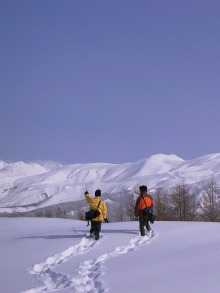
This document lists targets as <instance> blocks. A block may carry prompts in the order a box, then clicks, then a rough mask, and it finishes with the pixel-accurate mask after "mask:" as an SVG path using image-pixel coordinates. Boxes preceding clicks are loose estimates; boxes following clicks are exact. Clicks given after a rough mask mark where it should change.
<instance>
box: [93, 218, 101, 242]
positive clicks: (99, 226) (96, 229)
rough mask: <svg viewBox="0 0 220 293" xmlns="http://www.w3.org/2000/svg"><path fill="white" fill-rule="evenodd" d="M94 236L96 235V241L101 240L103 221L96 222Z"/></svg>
mask: <svg viewBox="0 0 220 293" xmlns="http://www.w3.org/2000/svg"><path fill="white" fill-rule="evenodd" d="M94 223H95V224H94V235H95V240H98V239H99V233H100V231H101V221H94Z"/></svg>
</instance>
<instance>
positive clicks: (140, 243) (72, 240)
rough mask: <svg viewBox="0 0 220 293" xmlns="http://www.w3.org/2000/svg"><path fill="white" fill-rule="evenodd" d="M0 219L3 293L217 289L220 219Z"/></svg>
mask: <svg viewBox="0 0 220 293" xmlns="http://www.w3.org/2000/svg"><path fill="white" fill-rule="evenodd" d="M152 228H153V229H154V232H153V233H149V235H146V236H144V237H141V236H139V228H138V222H136V221H132V222H123V223H109V224H105V223H103V224H102V233H101V237H100V239H99V240H98V241H95V240H93V239H91V238H88V237H86V234H87V233H88V230H89V227H87V226H86V222H84V221H73V220H61V219H43V218H0V260H1V265H0V292H2V293H21V292H22V293H39V292H57V293H67V292H74V293H79V292H83V293H91V292H93V293H104V292H109V293H117V292H120V293H136V292H138V293H145V292H151V293H161V292H163V293H174V292H175V293H186V292H189V293H207V292H208V293H218V292H219V288H220V278H219V258H220V234H219V223H202V222H155V223H154V225H152Z"/></svg>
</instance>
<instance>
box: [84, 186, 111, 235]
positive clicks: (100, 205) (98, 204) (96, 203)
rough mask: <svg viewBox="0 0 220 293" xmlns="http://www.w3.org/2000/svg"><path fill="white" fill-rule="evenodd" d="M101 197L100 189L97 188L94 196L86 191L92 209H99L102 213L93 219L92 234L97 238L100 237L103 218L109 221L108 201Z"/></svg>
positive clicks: (86, 197)
mask: <svg viewBox="0 0 220 293" xmlns="http://www.w3.org/2000/svg"><path fill="white" fill-rule="evenodd" d="M100 197H101V190H100V189H97V190H96V191H95V197H94V198H91V197H90V194H89V193H88V191H86V192H85V199H86V201H87V202H88V203H89V204H90V206H89V209H90V210H96V209H97V210H98V211H99V212H100V215H99V216H98V217H96V218H94V219H92V220H91V229H90V236H91V237H92V236H93V235H94V238H95V240H98V239H99V234H100V232H101V223H102V220H104V221H105V222H106V223H108V219H107V207H106V203H105V202H104V201H102V200H101V199H100Z"/></svg>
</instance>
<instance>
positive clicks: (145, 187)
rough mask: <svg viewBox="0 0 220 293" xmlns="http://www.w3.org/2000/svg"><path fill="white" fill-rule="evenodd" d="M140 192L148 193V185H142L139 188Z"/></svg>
mask: <svg viewBox="0 0 220 293" xmlns="http://www.w3.org/2000/svg"><path fill="white" fill-rule="evenodd" d="M139 190H140V193H143V192H147V186H146V185H141V186H140V187H139Z"/></svg>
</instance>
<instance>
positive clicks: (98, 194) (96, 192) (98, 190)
mask: <svg viewBox="0 0 220 293" xmlns="http://www.w3.org/2000/svg"><path fill="white" fill-rule="evenodd" d="M95 196H98V197H100V196H101V190H100V189H97V190H96V191H95Z"/></svg>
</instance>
